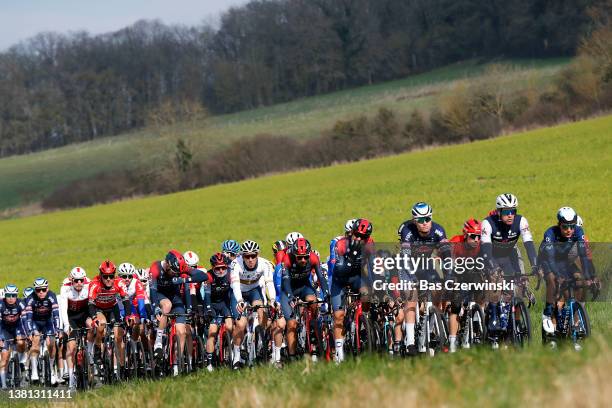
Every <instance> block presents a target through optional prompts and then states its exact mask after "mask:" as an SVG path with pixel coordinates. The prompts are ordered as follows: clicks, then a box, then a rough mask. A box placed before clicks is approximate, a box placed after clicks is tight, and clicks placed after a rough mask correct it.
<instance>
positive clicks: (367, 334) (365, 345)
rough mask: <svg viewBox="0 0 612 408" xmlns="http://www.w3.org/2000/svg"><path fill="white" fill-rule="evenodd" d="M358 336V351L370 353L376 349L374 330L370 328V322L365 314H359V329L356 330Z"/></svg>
mask: <svg viewBox="0 0 612 408" xmlns="http://www.w3.org/2000/svg"><path fill="white" fill-rule="evenodd" d="M357 332H358V334H359V336H358V351H359V353H364V352H367V353H371V352H373V351H374V350H375V349H376V345H375V339H374V330H373V329H372V322H371V321H370V319H369V318H368V316H367V315H365V314H361V315H360V316H359V330H358V331H357Z"/></svg>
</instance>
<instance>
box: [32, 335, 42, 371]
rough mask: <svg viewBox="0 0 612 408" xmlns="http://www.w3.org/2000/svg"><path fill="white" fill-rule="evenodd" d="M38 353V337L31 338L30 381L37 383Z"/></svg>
mask: <svg viewBox="0 0 612 408" xmlns="http://www.w3.org/2000/svg"><path fill="white" fill-rule="evenodd" d="M39 352H40V335H36V336H35V335H33V336H32V346H31V347H30V366H31V371H30V373H31V374H30V375H31V377H32V380H35V381H38V353H39Z"/></svg>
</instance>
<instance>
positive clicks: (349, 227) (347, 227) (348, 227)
mask: <svg viewBox="0 0 612 408" xmlns="http://www.w3.org/2000/svg"><path fill="white" fill-rule="evenodd" d="M355 221H357V218H351V219H350V220H346V223H344V235H338V236H337V237H334V238H332V240H331V241H330V242H329V258H328V259H327V265H328V269H329V265H330V260H331V257H332V256H335V253H336V251H335V248H336V245H337V244H338V241H339V240H340V239H342V238H350V237H351V233H352V231H353V224H355Z"/></svg>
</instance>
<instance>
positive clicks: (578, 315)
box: [570, 302, 591, 341]
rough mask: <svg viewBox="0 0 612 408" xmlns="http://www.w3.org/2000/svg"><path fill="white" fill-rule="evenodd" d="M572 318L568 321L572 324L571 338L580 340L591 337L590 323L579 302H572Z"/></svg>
mask: <svg viewBox="0 0 612 408" xmlns="http://www.w3.org/2000/svg"><path fill="white" fill-rule="evenodd" d="M573 308H574V316H572V318H571V319H570V321H571V322H572V330H571V331H572V337H573V338H574V339H576V341H577V340H578V339H582V338H586V337H589V336H590V335H591V321H590V319H589V315H588V313H587V311H586V309H585V308H584V306H582V304H580V303H579V302H574V306H573Z"/></svg>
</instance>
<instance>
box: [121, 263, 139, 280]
mask: <svg viewBox="0 0 612 408" xmlns="http://www.w3.org/2000/svg"><path fill="white" fill-rule="evenodd" d="M135 273H136V268H135V267H134V265H132V264H131V263H129V262H124V263H122V264H121V265H119V276H121V277H122V278H131V277H132V276H134V274H135Z"/></svg>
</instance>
